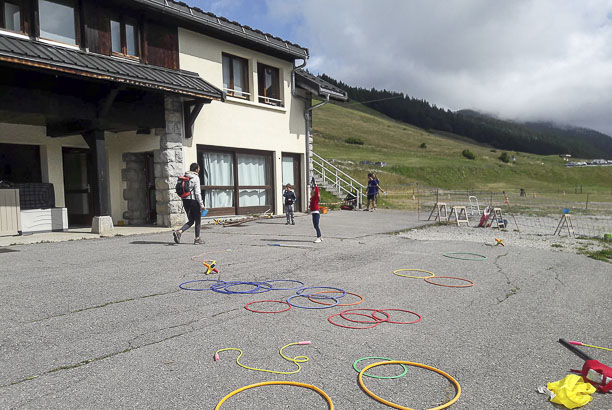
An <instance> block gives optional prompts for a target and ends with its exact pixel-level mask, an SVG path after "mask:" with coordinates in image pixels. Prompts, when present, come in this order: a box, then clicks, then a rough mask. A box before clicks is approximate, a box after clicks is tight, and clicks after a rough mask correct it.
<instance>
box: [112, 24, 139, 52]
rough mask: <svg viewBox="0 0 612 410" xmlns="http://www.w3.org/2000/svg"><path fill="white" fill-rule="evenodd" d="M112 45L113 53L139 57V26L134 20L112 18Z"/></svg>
mask: <svg viewBox="0 0 612 410" xmlns="http://www.w3.org/2000/svg"><path fill="white" fill-rule="evenodd" d="M110 28H111V46H112V51H113V54H121V55H124V56H130V57H138V55H139V53H138V49H139V47H138V26H137V25H136V23H135V22H132V21H123V20H120V19H117V20H111V22H110Z"/></svg>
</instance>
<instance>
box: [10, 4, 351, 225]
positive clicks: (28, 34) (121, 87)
mask: <svg viewBox="0 0 612 410" xmlns="http://www.w3.org/2000/svg"><path fill="white" fill-rule="evenodd" d="M307 59H308V50H307V49H305V48H303V47H301V46H299V45H296V44H293V43H290V42H288V41H285V40H282V39H279V38H276V37H273V36H271V35H269V34H265V33H262V32H260V31H257V30H253V29H251V28H249V27H247V26H243V25H240V24H239V23H236V22H231V21H228V20H226V19H223V18H220V17H217V16H214V15H212V14H210V13H205V12H203V11H201V10H199V9H196V8H192V7H189V6H187V5H185V4H184V3H178V2H176V3H175V2H171V1H164V0H128V1H126V0H123V1H112V0H109V1H105V2H103V3H101V2H96V1H94V0H0V94H2V95H3V98H2V99H0V180H2V181H3V184H4V186H12V187H15V186H16V187H19V188H20V189H21V191H20V197H21V198H22V201H21V202H22V205H24V207H26V208H27V206H26V205H25V204H30V205H29V206H30V207H39V208H34V210H36V209H41V210H43V209H46V208H65V209H66V214H67V218H68V221H67V222H68V223H69V224H70V225H89V224H92V226H93V228H94V231H99V230H104V229H105V227H106V229H107V228H108V227H112V226H113V225H116V224H138V225H140V224H153V223H155V224H158V225H163V226H176V225H179V224H181V223H182V222H183V221H184V215H183V212H182V206H181V202H180V200H179V198H178V197H177V196H176V194H175V193H174V185H175V183H176V179H177V177H178V176H180V175H182V174H183V173H184V171H185V170H186V169H188V167H189V164H190V163H192V162H198V163H199V164H200V168H201V174H200V179H201V183H202V186H201V189H202V194H203V198H204V200H205V205H206V207H207V208H209V210H210V211H209V213H210V215H237V214H250V213H262V212H266V211H267V212H270V213H280V212H282V209H283V207H282V195H281V192H282V186H283V185H284V184H287V183H291V184H292V185H294V186H295V189H296V193H297V195H298V198H299V199H298V208H299V209H302V210H303V209H305V208H306V201H307V182H308V180H309V178H308V177H307V175H308V174H309V171H308V164H309V159H308V152H309V146H308V144H309V143H310V137H309V126H310V124H309V113H310V109H311V100H312V97H313V95H315V96H318V97H320V98H323V99H324V100H325V101H328V100H330V98H331V99H336V100H341V101H344V100H346V93H344V92H343V91H342V90H337V89H333V87H330V86H329V85H328V84H327V85H326V84H325V83H322V82H321V81H320V79H318V78H316V77H314V76H311V75H310V74H308V73H307V72H304V71H302V70H301V69H299V68H301V67H303V66H304V65H305V63H306V60H307ZM26 191H28V192H30V194H29V195H30V196H32V197H45V200H42V201H39V202H36V201H29V200H28V198H26V197H25V196H24V195H25V192H26ZM41 215H42V214H41ZM60 215H61V213H60ZM41 218H43V219H44V217H42V216H41ZM34 225H36V224H34ZM62 225H65V224H62ZM54 226H55V225H54ZM38 228H41V229H37V226H32V227H28V229H29V230H30V231H36V230H43V229H42V225H41V226H39V227H38Z"/></svg>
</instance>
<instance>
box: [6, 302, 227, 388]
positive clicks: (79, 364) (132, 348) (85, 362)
mask: <svg viewBox="0 0 612 410" xmlns="http://www.w3.org/2000/svg"><path fill="white" fill-rule="evenodd" d="M222 313H224V312H222ZM201 320H204V319H197V320H191V321H189V322H186V323H181V324H178V325H172V326H168V327H166V328H163V329H159V330H157V331H155V332H151V333H160V332H163V331H166V330H168V329H175V328H178V327H182V326H190V328H189V329H187V330H186V331H184V332H181V333H177V334H174V335H171V336H168V337H164V338H162V339H160V340H155V341H152V342H148V343H143V344H141V345H138V346H131V344H132V343H133V342H134V340H136V339H138V338H139V337H143V336H145V335H146V333H145V334H141V335H138V336H136V337H134V338H132V339H131V340H129V341H128V342H127V345H128V346H129V347H128V348H126V349H123V350H120V351H115V352H111V353H107V354H104V355H101V356H96V357H92V358H90V359H85V360H81V361H80V362H77V363H72V364H68V365H64V366H59V367H56V368H53V369H51V370H47V371H45V372H42V373H40V374H36V375H31V376H27V377H24V378H23V379H20V380H16V381H14V382H11V383H9V384H5V385H2V386H0V388H7V387H12V386H15V385H18V384H21V383H25V382H28V381H31V380H34V379H37V378H39V377H42V376H46V375H49V374H53V373H57V372H61V371H64V370H72V369H77V368H79V367H82V366H86V365H88V364H90V363H94V362H98V361H102V360H104V359H109V358H111V357H115V356H118V355H121V354H124V353H129V352H132V351H135V350H137V349H141V348H143V347H148V346H152V345H156V344H159V343H163V342H166V341H168V340H172V339H175V338H177V337H181V336H184V335H187V334H190V333H193V332H195V331H197V330H199V329H196V328H195V327H193V326H191V325H192V324H193V323H196V322H199V321H201Z"/></svg>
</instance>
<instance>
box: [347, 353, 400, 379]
mask: <svg viewBox="0 0 612 410" xmlns="http://www.w3.org/2000/svg"><path fill="white" fill-rule="evenodd" d="M368 359H380V360H386V361H388V362H390V361H391V359H387V358H386V357H362V358H361V359H357V360H355V361H354V362H353V369H355V371H356V372H357V373H360V372H361V370H359V369H358V368H357V363H359V362H360V361H362V360H368ZM400 366H402V367H403V368H404V372H403V373H402V374H400V375H397V376H374V375H373V374H367V373H364V374H363V375H364V376H366V377H371V378H373V379H399V378H400V377H403V376H405V375H406V373H408V368H407V367H406V366H405V365H403V364H400Z"/></svg>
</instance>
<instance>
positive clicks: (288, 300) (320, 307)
mask: <svg viewBox="0 0 612 410" xmlns="http://www.w3.org/2000/svg"><path fill="white" fill-rule="evenodd" d="M298 297H302V298H307V297H308V296H306V295H293V296H289V297H288V298H287V303H289V304H290V305H291V306H293V307H296V308H302V309H329V308H330V307H334V306H336V305H337V304H338V303H340V302H339V301H338V299H337V298H335V297H333V296H321V297H324V298H326V299H333V300H335V301H336V303H334V304H333V305H325V306H300V305H296V304H295V303H291V302H290V300H291V299H293V298H298Z"/></svg>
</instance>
